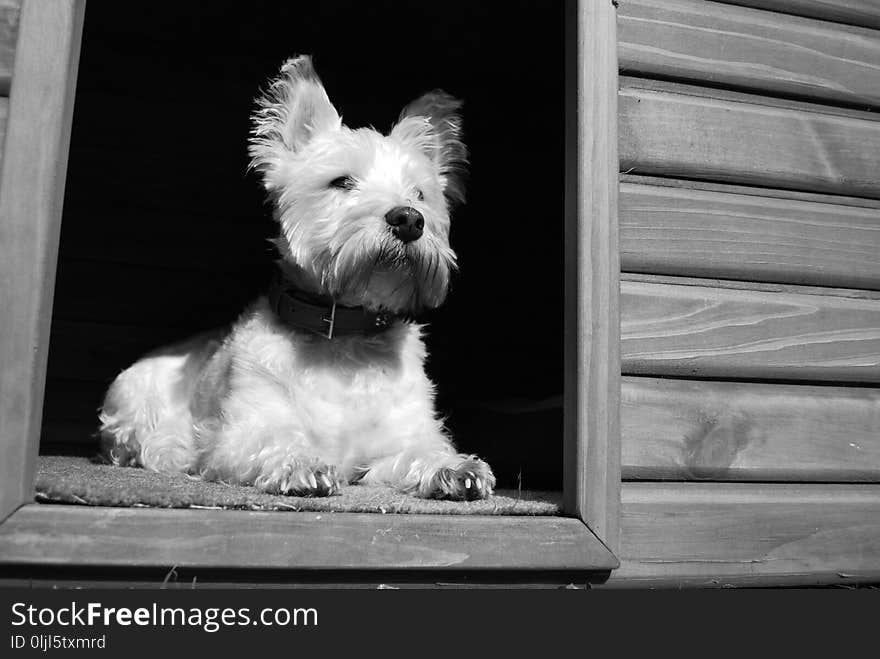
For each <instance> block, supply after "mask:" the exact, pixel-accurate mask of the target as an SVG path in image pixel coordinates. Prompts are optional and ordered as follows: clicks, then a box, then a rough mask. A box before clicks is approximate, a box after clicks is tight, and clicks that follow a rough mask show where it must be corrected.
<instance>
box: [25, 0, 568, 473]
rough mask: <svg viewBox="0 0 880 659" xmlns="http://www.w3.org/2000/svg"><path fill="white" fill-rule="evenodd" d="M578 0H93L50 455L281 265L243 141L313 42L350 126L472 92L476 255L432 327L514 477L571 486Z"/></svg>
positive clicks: (463, 425)
mask: <svg viewBox="0 0 880 659" xmlns="http://www.w3.org/2000/svg"><path fill="white" fill-rule="evenodd" d="M562 5H563V3H562V1H561V0H559V1H554V2H550V1H548V0H515V1H508V2H497V3H496V2H473V1H472V0H464V1H462V0H445V1H444V2H442V3H426V2H423V1H421V0H409V1H404V0H394V1H390V0H384V1H377V0H371V1H370V2H363V1H339V0H333V1H327V0H324V1H322V2H319V3H315V2H284V3H282V2H249V3H245V4H242V3H240V2H236V3H233V2H221V1H215V2H181V1H178V2H174V3H161V4H157V3H155V2H152V1H150V2H124V3H121V2H112V1H107V0H105V1H103V2H102V1H100V0H91V1H90V2H89V4H88V6H87V10H86V18H85V29H84V35H83V45H82V55H81V60H80V68H79V80H78V87H77V97H76V106H75V111H74V119H73V133H72V138H71V149H70V160H69V167H68V177H67V186H66V194H65V202H64V219H63V225H62V233H61V247H60V255H59V263H58V275H57V283H56V288H55V306H54V314H53V319H52V334H51V346H50V352H49V371H48V379H47V384H46V399H45V406H44V418H43V442H42V452H43V453H59V452H73V453H89V452H94V449H95V448H96V446H97V444H96V440H95V438H94V436H93V433H94V431H95V429H96V427H97V420H96V414H95V410H96V408H97V407H98V405H99V404H100V401H101V397H102V394H103V391H104V389H105V388H106V386H107V385H108V384H109V383H110V381H111V380H112V379H113V378H114V377H115V375H116V374H117V373H118V372H119V371H120V370H122V369H123V368H125V367H127V366H128V365H129V364H131V363H132V362H133V361H134V360H135V359H137V358H138V357H139V356H140V355H142V354H143V353H144V352H146V351H148V350H150V349H152V348H155V347H157V346H159V345H162V344H163V343H166V342H168V341H172V340H177V339H180V338H183V337H186V336H187V335H189V334H192V333H194V332H198V331H200V330H204V329H208V328H212V327H216V326H219V325H223V324H225V323H228V322H230V321H231V320H233V319H234V318H235V317H236V315H237V314H238V313H239V312H240V311H241V310H242V308H243V307H244V306H245V305H246V304H247V303H248V302H249V301H250V300H251V299H252V298H254V297H256V296H258V295H259V294H261V293H262V292H263V291H264V290H265V288H266V286H267V284H268V280H269V276H270V274H271V272H272V269H273V259H274V254H273V248H272V247H271V245H270V244H269V242H268V240H267V239H268V238H271V237H273V236H274V233H275V227H274V224H273V221H272V219H271V213H270V210H269V208H268V206H267V205H266V204H265V203H264V199H263V193H262V191H261V188H260V185H259V183H258V180H257V176H256V175H255V174H253V173H248V172H247V171H246V170H247V164H248V158H247V153H246V141H247V136H248V131H249V116H250V113H251V111H252V108H253V99H254V97H255V96H256V95H257V93H258V90H259V89H260V88H261V87H262V86H264V85H265V83H266V81H267V79H268V78H269V77H271V76H273V75H274V74H275V73H276V72H277V69H278V67H279V65H280V64H281V63H282V62H283V61H284V60H285V59H286V58H288V57H290V56H291V55H294V54H298V53H310V54H312V55H313V56H314V59H315V65H316V68H317V70H318V73H319V75H320V76H321V78H322V79H323V81H324V84H325V86H326V88H327V91H328V93H329V95H330V98H331V100H332V101H333V102H334V104H335V105H336V107H337V108H338V109H339V111H340V113H341V114H342V115H343V116H344V120H345V123H346V124H348V125H349V126H362V125H373V126H375V127H376V128H378V129H380V130H383V131H384V130H387V129H388V128H389V127H390V125H391V124H392V122H393V121H394V119H396V117H397V115H398V113H399V111H400V109H401V108H402V107H403V106H404V105H405V104H406V103H407V102H409V101H410V100H412V99H413V98H415V97H417V96H419V95H420V94H421V93H423V92H425V91H427V90H429V89H433V88H437V87H439V88H443V89H445V90H446V91H448V92H450V93H452V94H453V95H455V96H458V97H459V98H462V99H463V100H464V102H465V106H464V120H465V131H466V132H465V141H466V143H467V144H468V147H469V149H470V153H471V166H470V176H469V183H468V202H467V204H466V205H465V206H463V207H461V208H459V209H458V210H457V211H456V213H455V214H454V216H453V229H452V245H453V247H454V248H455V249H456V251H457V253H458V255H459V264H460V272H459V274H458V276H457V277H456V279H455V280H454V282H453V288H452V291H451V294H450V296H449V298H448V301H447V303H446V305H445V306H443V307H442V308H441V309H439V310H436V311H434V312H432V313H430V314H428V315H427V316H426V317H425V320H428V321H429V322H430V328H429V335H428V337H429V338H428V343H429V350H430V355H431V358H430V362H429V370H430V373H431V376H432V377H433V379H434V380H435V382H437V385H438V406H439V409H440V411H441V413H442V414H444V415H445V416H446V417H447V425H448V427H449V428H450V429H451V431H452V432H453V433H454V436H455V437H456V443H457V444H458V446H459V448H460V449H461V450H464V451H472V452H476V453H478V454H479V455H480V456H481V457H484V458H485V459H487V460H488V461H489V462H490V463H491V464H492V465H493V467H494V469H495V472H496V475H497V476H498V480H499V486H503V487H514V488H515V487H518V486H521V487H523V488H524V489H561V487H562V406H561V395H562V386H563V378H562V370H563V355H562V320H563V205H564V204H563V194H564V155H563V150H564V126H563V103H564V71H563V69H564V63H563V58H564V45H563V6H562Z"/></svg>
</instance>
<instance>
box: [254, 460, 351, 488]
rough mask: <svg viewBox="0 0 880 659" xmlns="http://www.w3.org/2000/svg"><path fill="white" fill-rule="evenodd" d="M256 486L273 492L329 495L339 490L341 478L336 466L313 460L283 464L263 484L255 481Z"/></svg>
mask: <svg viewBox="0 0 880 659" xmlns="http://www.w3.org/2000/svg"><path fill="white" fill-rule="evenodd" d="M257 486H258V487H260V489H262V490H264V491H266V492H271V493H273V494H287V495H291V496H298V497H329V496H333V495H334V494H337V493H338V492H339V488H340V487H341V486H342V479H341V478H340V477H339V475H338V474H337V471H336V467H334V466H333V465H328V464H325V463H323V462H319V461H317V460H314V461H303V462H295V463H293V464H288V465H284V467H283V468H282V469H281V470H280V472H279V473H278V474H276V475H275V476H274V477H273V478H270V479H268V480H267V481H266V483H265V484H260V483H257Z"/></svg>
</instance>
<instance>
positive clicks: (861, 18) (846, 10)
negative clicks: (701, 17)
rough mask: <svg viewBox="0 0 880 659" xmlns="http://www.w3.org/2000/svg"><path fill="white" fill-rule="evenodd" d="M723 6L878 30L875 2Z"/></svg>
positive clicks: (782, 0) (765, 0) (799, 0)
mask: <svg viewBox="0 0 880 659" xmlns="http://www.w3.org/2000/svg"><path fill="white" fill-rule="evenodd" d="M720 2H723V3H725V4H731V5H743V6H745V7H757V8H758V9H767V10H770V11H776V12H784V13H786V14H796V15H798V16H809V17H811V18H820V19H823V20H827V21H837V22H840V23H849V24H850V25H862V26H864V27H871V28H880V4H878V3H877V0H720Z"/></svg>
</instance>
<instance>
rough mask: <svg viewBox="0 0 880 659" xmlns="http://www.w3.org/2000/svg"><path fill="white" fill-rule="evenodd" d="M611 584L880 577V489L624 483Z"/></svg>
mask: <svg viewBox="0 0 880 659" xmlns="http://www.w3.org/2000/svg"><path fill="white" fill-rule="evenodd" d="M621 496H622V504H621V547H620V559H621V567H620V569H619V570H617V571H615V572H614V573H613V574H612V576H611V579H610V580H609V581H608V584H607V585H608V586H609V587H642V588H644V587H672V588H675V587H687V586H690V587H716V588H717V587H723V586H726V585H762V586H773V585H817V584H830V583H838V584H841V583H842V584H845V583H857V582H859V581H868V582H872V581H876V580H877V579H878V578H880V486H876V485H787V484H753V483H749V484H745V483H668V484H665V483H625V484H624V486H623V489H622V495H621Z"/></svg>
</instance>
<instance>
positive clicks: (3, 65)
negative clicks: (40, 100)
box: [0, 0, 21, 150]
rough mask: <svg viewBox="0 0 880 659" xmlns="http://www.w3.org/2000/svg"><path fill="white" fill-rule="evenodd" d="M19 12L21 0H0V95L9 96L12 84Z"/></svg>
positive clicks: (0, 142)
mask: <svg viewBox="0 0 880 659" xmlns="http://www.w3.org/2000/svg"><path fill="white" fill-rule="evenodd" d="M20 14H21V0H0V96H9V89H10V87H11V84H12V66H13V63H14V62H15V45H16V42H17V40H18V19H19V16H20ZM0 144H2V141H0ZM0 150H2V149H0Z"/></svg>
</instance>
